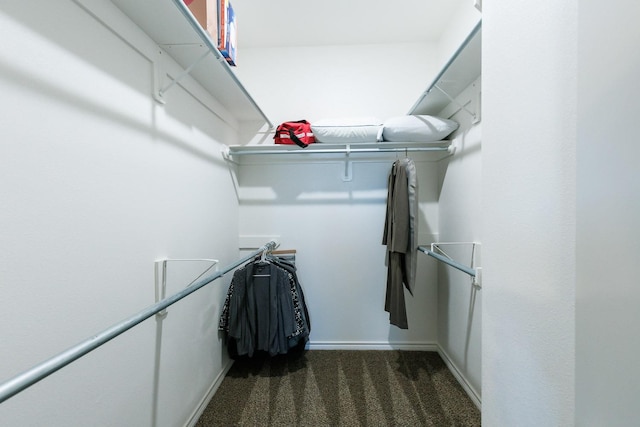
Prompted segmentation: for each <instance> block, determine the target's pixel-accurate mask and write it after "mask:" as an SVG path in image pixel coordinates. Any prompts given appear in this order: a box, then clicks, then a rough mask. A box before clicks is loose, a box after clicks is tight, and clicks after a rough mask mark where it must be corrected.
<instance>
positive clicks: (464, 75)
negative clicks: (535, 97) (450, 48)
mask: <svg viewBox="0 0 640 427" xmlns="http://www.w3.org/2000/svg"><path fill="white" fill-rule="evenodd" d="M481 30H482V20H479V21H478V22H477V23H476V25H475V26H474V27H473V29H472V30H471V32H470V33H469V34H468V35H467V37H466V38H465V39H464V40H463V41H462V43H461V44H460V46H459V47H458V49H456V51H455V52H454V54H453V55H452V56H451V57H450V58H449V60H448V61H447V62H446V63H445V64H444V66H443V67H442V69H441V70H440V72H438V74H437V75H436V76H435V78H434V79H433V80H432V81H431V84H429V86H428V87H427V89H426V90H425V91H424V92H423V93H422V94H421V95H420V97H419V98H418V100H417V101H416V103H415V104H413V106H412V107H411V109H410V110H409V113H408V114H436V115H437V114H439V113H440V112H441V111H442V110H443V109H444V108H445V107H446V106H447V105H448V104H450V103H451V102H454V103H455V104H456V105H457V106H458V107H462V105H461V104H462V103H461V102H457V101H453V100H454V99H455V98H457V97H458V96H459V95H460V94H461V93H462V92H463V91H464V89H465V88H467V87H468V86H469V85H471V84H472V83H473V82H474V81H475V80H476V79H477V78H478V76H480V74H481V72H482V31H481ZM434 89H437V91H435V90H434ZM461 110H464V111H466V112H467V113H469V114H471V116H472V117H473V119H474V123H476V122H477V121H479V120H480V114H479V113H472V112H471V111H469V110H467V109H466V108H461Z"/></svg>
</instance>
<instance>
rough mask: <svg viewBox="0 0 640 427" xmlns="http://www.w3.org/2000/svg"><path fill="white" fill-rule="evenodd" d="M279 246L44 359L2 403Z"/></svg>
mask: <svg viewBox="0 0 640 427" xmlns="http://www.w3.org/2000/svg"><path fill="white" fill-rule="evenodd" d="M277 247H278V243H277V242H276V241H275V240H271V241H270V242H269V243H267V244H265V245H264V246H262V247H261V248H259V249H258V250H256V251H254V252H252V253H251V254H249V255H247V256H246V257H244V258H242V259H240V260H238V261H236V262H234V263H233V264H230V265H228V266H227V267H225V268H224V269H222V270H220V271H216V272H214V273H212V274H211V275H209V276H207V277H204V278H202V279H200V280H198V281H197V282H194V283H193V284H191V285H190V286H189V287H187V288H186V289H183V290H182V291H180V292H178V293H176V294H174V295H172V296H170V297H168V298H165V299H163V300H162V301H160V302H157V303H156V304H153V305H151V306H149V307H147V308H146V309H144V310H142V311H141V312H139V313H137V314H135V315H133V316H131V317H129V318H128V319H125V320H123V321H121V322H119V323H117V324H116V325H113V326H112V327H110V328H108V329H105V330H104V331H102V332H99V333H97V334H95V335H93V336H92V337H90V338H87V339H86V340H84V341H82V342H80V343H78V344H76V345H75V346H73V347H71V348H69V349H67V350H65V351H63V352H62V353H59V354H58V355H56V356H53V357H51V358H50V359H48V360H45V361H44V362H41V363H40V364H38V365H36V366H34V367H33V368H31V369H29V370H27V371H25V372H23V373H21V374H19V375H17V376H15V377H14V378H12V379H10V380H8V381H6V382H4V383H2V384H0V403H2V402H4V401H5V400H7V399H9V398H11V397H13V396H15V395H16V394H18V393H20V392H21V391H23V390H25V389H26V388H28V387H30V386H32V385H33V384H35V383H37V382H38V381H40V380H42V379H44V378H46V377H47V376H49V375H51V374H53V373H54V372H56V371H58V370H59V369H61V368H63V367H65V366H67V365H68V364H70V363H71V362H73V361H75V360H77V359H79V358H81V357H82V356H84V355H86V354H87V353H89V352H90V351H92V350H95V349H96V348H98V347H100V346H101V345H103V344H105V343H107V342H108V341H111V340H112V339H114V338H115V337H117V336H118V335H120V334H122V333H123V332H126V331H128V330H129V329H131V328H133V327H134V326H136V325H138V324H139V323H141V322H143V321H144V320H146V319H148V318H149V317H151V316H153V315H155V314H157V313H159V312H161V311H162V310H164V309H166V308H167V307H169V306H170V305H172V304H174V303H176V302H178V301H180V300H181V299H183V298H184V297H186V296H188V295H190V294H192V293H193V292H195V291H197V290H198V289H200V288H202V287H204V286H205V285H208V284H209V283H211V282H213V281H214V280H216V279H218V278H220V277H222V276H223V275H225V274H226V273H228V272H230V271H231V270H234V269H235V268H237V267H238V266H240V265H242V264H244V263H246V262H247V261H250V260H251V259H253V258H254V257H255V256H256V255H259V254H261V253H263V252H265V251H272V250H274V249H276V248H277Z"/></svg>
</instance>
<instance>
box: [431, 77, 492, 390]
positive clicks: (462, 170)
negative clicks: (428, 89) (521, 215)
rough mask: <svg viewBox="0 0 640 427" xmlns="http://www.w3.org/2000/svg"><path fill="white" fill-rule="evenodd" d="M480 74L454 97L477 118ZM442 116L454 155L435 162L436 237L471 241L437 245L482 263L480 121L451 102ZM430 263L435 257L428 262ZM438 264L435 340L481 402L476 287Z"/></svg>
mask: <svg viewBox="0 0 640 427" xmlns="http://www.w3.org/2000/svg"><path fill="white" fill-rule="evenodd" d="M480 83H481V78H478V79H477V81H476V82H474V83H473V84H471V85H470V86H469V87H468V88H467V89H466V90H465V91H463V93H462V94H461V95H460V96H459V97H458V102H459V103H460V104H463V105H464V104H467V108H468V109H469V110H470V111H472V112H474V113H476V114H478V116H479V117H481V112H480V111H479V109H478V106H479V102H480ZM439 115H440V116H442V117H452V118H453V119H454V120H456V121H457V122H458V123H460V128H459V129H458V130H457V131H456V132H455V133H454V134H453V135H452V138H453V144H454V145H455V146H456V154H455V155H454V156H453V157H451V158H450V159H449V161H448V162H441V163H440V175H441V179H442V185H441V190H440V197H439V203H438V214H439V215H438V217H439V224H440V229H439V241H440V242H454V243H462V242H477V243H480V245H479V246H475V247H474V246H473V245H471V244H454V245H443V246H442V248H443V249H444V250H445V251H446V253H447V254H448V255H450V256H451V257H452V258H453V259H454V260H456V261H458V262H460V263H462V264H464V265H468V266H474V267H478V266H480V267H481V266H482V230H481V226H482V221H481V220H482V210H481V207H482V123H481V122H479V123H475V124H474V123H472V117H471V115H469V114H468V113H467V112H465V111H460V109H459V108H457V107H456V106H454V105H453V104H451V105H449V106H448V107H447V108H445V109H444V110H443V111H442V112H441V113H440V114H439ZM474 251H475V253H474ZM431 262H434V263H435V262H436V261H435V260H434V261H431ZM437 264H438V344H439V345H440V348H441V351H442V352H444V354H445V355H446V356H447V358H448V359H449V362H450V363H451V364H452V365H453V369H454V372H459V373H460V375H461V377H462V378H464V381H465V385H466V386H467V387H468V389H469V390H468V392H469V393H470V394H471V395H472V396H473V397H474V399H475V401H476V402H477V403H479V402H480V401H481V389H482V383H481V382H482V381H481V372H482V357H481V356H482V355H481V349H482V346H481V336H482V322H481V320H482V293H483V291H482V289H481V288H479V287H476V286H474V285H473V281H472V278H471V277H470V276H469V275H467V274H465V273H463V272H460V271H458V270H456V269H453V268H451V267H449V266H447V265H445V264H442V263H439V262H438V263H437Z"/></svg>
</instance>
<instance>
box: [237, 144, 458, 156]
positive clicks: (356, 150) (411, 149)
mask: <svg viewBox="0 0 640 427" xmlns="http://www.w3.org/2000/svg"><path fill="white" fill-rule="evenodd" d="M454 150H455V147H454V146H451V145H450V146H448V147H379V148H351V147H346V148H311V149H309V148H304V149H299V150H241V151H240V150H238V151H235V150H230V149H227V150H226V151H225V156H227V157H228V156H237V155H241V154H242V155H244V154H253V155H256V154H258V155H260V154H354V153H405V152H414V151H448V152H449V153H453V152H454Z"/></svg>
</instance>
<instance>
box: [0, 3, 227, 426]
mask: <svg viewBox="0 0 640 427" xmlns="http://www.w3.org/2000/svg"><path fill="white" fill-rule="evenodd" d="M92 3H93V4H94V5H95V6H96V12H97V16H98V17H99V18H100V19H101V20H104V21H105V22H106V23H109V24H113V25H115V26H116V27H118V28H120V29H123V30H126V32H127V33H128V35H127V38H128V39H129V41H130V44H129V43H126V42H124V41H123V40H122V39H121V38H119V37H118V36H117V35H116V34H114V32H112V31H111V30H109V29H108V28H107V27H105V26H104V25H103V24H102V23H100V22H99V20H98V19H96V17H93V16H91V15H90V14H89V13H87V12H86V11H85V10H83V9H82V8H81V7H79V6H78V5H77V4H76V3H74V2H38V5H37V7H35V6H34V4H33V3H24V2H22V3H21V2H10V3H6V2H5V3H3V4H2V6H0V36H1V37H2V40H3V48H2V51H1V52H0V93H2V96H0V111H2V114H1V115H0V135H1V137H0V200H1V206H2V207H1V208H0V236H1V238H0V240H1V242H2V243H1V244H0V289H1V291H0V294H1V296H0V337H1V341H2V344H1V345H0V348H1V349H0V354H1V356H0V358H1V359H2V363H0V381H4V380H6V379H9V378H10V377H12V376H13V375H16V374H18V373H20V372H21V371H23V370H26V369H28V368H30V367H31V366H32V365H34V364H36V363H38V362H40V361H42V360H44V359H46V358H48V357H50V356H53V355H54V354H56V353H57V352H60V351H62V350H65V349H66V348H68V347H71V346H72V345H74V344H76V343H77V342H79V341H81V340H83V339H86V338H89V337H91V336H92V335H93V334H94V333H97V332H99V331H101V330H103V329H106V328H107V327H109V326H111V325H113V324H115V323H116V322H119V321H120V320H122V319H124V318H126V317H128V316H130V315H132V314H134V313H136V312H138V311H140V310H142V309H144V308H145V307H147V306H149V305H151V304H152V303H154V298H155V290H154V260H156V259H159V258H165V257H169V258H211V257H213V258H219V259H220V261H221V263H222V264H224V263H229V262H231V261H233V260H235V259H236V258H237V255H238V250H237V247H238V236H237V230H238V219H237V218H238V202H237V199H236V196H235V193H234V190H233V185H232V183H231V179H230V174H229V171H228V168H227V166H226V164H225V162H224V161H223V160H222V159H221V155H220V149H221V146H222V145H221V142H227V143H233V142H235V141H236V138H237V136H236V131H235V130H234V128H235V127H237V124H236V123H233V122H232V123H224V122H222V121H221V120H220V119H219V118H217V117H216V116H215V115H214V114H212V113H211V112H210V111H209V110H207V109H205V108H203V104H206V100H204V101H202V102H200V101H198V100H196V99H194V98H193V97H192V96H191V95H187V94H186V92H185V91H183V90H182V89H181V88H179V87H176V88H174V89H173V90H172V91H171V92H170V93H169V94H168V103H167V105H166V106H160V105H158V104H156V103H155V101H153V99H152V97H151V87H152V82H151V76H152V63H151V61H150V60H149V58H150V57H153V56H154V55H155V49H156V47H155V45H154V44H153V43H152V42H151V41H150V40H149V39H148V38H146V36H145V35H144V34H143V33H142V32H140V31H139V30H138V29H137V27H135V26H134V25H133V24H132V23H131V22H130V21H128V20H127V19H126V18H125V17H124V16H123V15H122V14H120V13H119V11H118V10H116V9H115V6H113V4H111V3H110V2H92ZM98 6H99V7H98ZM54 17H55V18H54ZM166 65H167V67H168V69H169V70H171V69H174V70H175V67H176V66H175V64H173V65H172V64H171V63H170V62H168V63H167V64H166ZM184 84H185V85H187V86H189V87H190V90H191V91H192V92H193V93H198V88H197V87H195V86H194V84H193V83H192V82H190V81H189V79H187V80H185V83H184ZM212 108H215V106H213V107H212ZM169 271H170V273H171V278H170V282H169V287H170V291H172V290H176V289H178V288H180V287H181V286H183V285H185V284H186V283H188V280H190V279H191V278H192V276H193V274H195V273H194V272H193V271H191V269H185V267H184V266H181V265H170V267H169ZM225 280H227V279H225ZM227 283H228V282H227ZM225 285H226V283H225V282H224V281H223V282H221V283H219V284H217V285H216V286H215V287H210V288H207V289H202V290H201V291H199V293H196V294H195V295H193V296H192V297H190V298H194V299H192V300H188V301H186V300H185V301H182V302H180V303H178V304H177V305H176V306H175V307H173V308H170V309H169V313H168V316H167V317H166V318H165V319H164V320H163V321H162V322H157V321H156V320H155V319H153V318H152V319H149V320H147V321H145V322H144V323H143V324H141V325H140V326H138V327H137V328H135V329H133V330H131V331H129V332H127V333H125V334H123V335H121V336H120V337H118V338H116V339H115V340H114V341H112V342H110V343H108V344H106V345H105V346H104V347H102V348H100V349H97V350H95V351H94V352H92V353H91V354H89V355H87V356H86V357H85V358H83V359H81V360H79V361H77V362H76V363H74V364H72V365H70V366H68V367H66V368H63V369H62V370H60V371H58V372H57V373H55V374H53V375H52V376H50V377H48V378H47V379H45V380H43V381H41V382H40V383H38V384H36V385H34V386H33V387H32V388H30V389H28V390H27V391H24V392H23V393H21V394H19V395H17V396H15V397H13V398H12V399H10V400H8V401H6V402H4V403H3V404H2V405H0V425H7V426H9V425H13V426H18V425H20V426H27V425H47V426H68V425H102V426H106V425H114V426H123V425H132V426H150V425H154V426H176V425H183V424H184V423H186V422H187V421H188V420H189V418H190V417H191V415H192V413H193V411H194V410H195V409H196V408H197V406H198V404H199V403H200V401H201V399H202V398H203V397H204V396H205V395H206V393H207V392H208V390H209V387H211V385H212V384H213V382H214V380H215V379H216V377H217V376H218V375H219V374H220V373H221V372H222V370H223V368H224V367H225V366H226V364H227V361H228V358H227V357H226V355H225V354H224V352H223V348H222V345H221V343H220V338H219V336H218V333H217V330H216V322H217V316H218V314H219V311H220V305H221V302H222V301H223V297H224V292H225V291H226V289H225V288H226V286H225Z"/></svg>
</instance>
